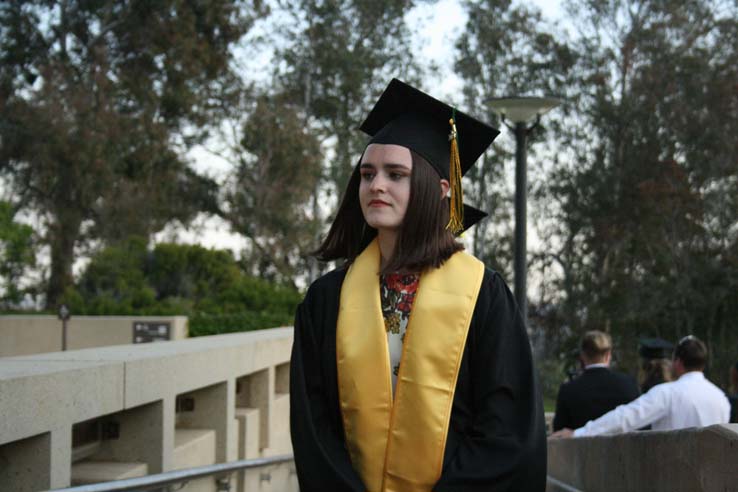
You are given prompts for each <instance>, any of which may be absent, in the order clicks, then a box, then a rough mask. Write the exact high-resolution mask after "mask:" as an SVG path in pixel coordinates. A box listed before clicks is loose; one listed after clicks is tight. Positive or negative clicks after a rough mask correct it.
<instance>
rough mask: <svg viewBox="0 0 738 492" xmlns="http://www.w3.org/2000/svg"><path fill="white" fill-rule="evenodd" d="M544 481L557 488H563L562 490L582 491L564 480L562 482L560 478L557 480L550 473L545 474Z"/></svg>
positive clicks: (566, 491) (569, 491) (570, 491)
mask: <svg viewBox="0 0 738 492" xmlns="http://www.w3.org/2000/svg"><path fill="white" fill-rule="evenodd" d="M546 481H547V482H548V483H550V484H552V485H554V486H556V487H558V490H563V491H564V492H583V491H582V490H580V489H578V488H576V487H572V486H571V485H569V484H568V483H566V482H562V481H561V480H557V479H555V478H554V477H552V476H551V475H546Z"/></svg>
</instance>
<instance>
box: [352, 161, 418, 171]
mask: <svg viewBox="0 0 738 492" xmlns="http://www.w3.org/2000/svg"><path fill="white" fill-rule="evenodd" d="M359 167H371V168H374V167H376V166H375V164H374V163H372V162H362V163H361V165H360V166H359ZM380 167H385V168H390V169H407V170H409V169H410V166H408V165H407V164H400V163H395V162H385V163H384V164H382V165H381V166H380Z"/></svg>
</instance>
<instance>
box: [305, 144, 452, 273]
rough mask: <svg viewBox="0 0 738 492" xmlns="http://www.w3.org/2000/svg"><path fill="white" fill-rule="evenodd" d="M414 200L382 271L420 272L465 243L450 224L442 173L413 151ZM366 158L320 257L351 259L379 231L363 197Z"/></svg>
mask: <svg viewBox="0 0 738 492" xmlns="http://www.w3.org/2000/svg"><path fill="white" fill-rule="evenodd" d="M410 155H411V157H412V163H413V168H412V172H411V175H410V200H409V201H408V205H407V211H406V212H405V218H404V219H403V222H402V227H401V230H400V233H399V235H398V238H397V244H396V245H395V253H394V256H393V257H392V258H390V260H389V262H388V263H387V265H386V266H385V268H384V269H383V270H382V272H381V273H389V272H398V271H401V272H420V271H422V270H424V269H426V268H428V267H439V266H441V265H442V264H443V262H444V261H446V260H447V259H449V258H450V257H451V255H453V254H454V253H455V252H457V251H459V250H461V249H464V247H463V246H462V245H461V244H460V243H458V242H457V241H456V238H455V237H454V235H453V234H452V233H451V232H450V231H448V230H447V229H446V224H447V223H448V201H447V200H446V199H444V198H442V197H441V189H440V186H439V184H438V182H439V179H440V177H439V175H438V173H437V172H436V170H435V169H433V167H432V166H431V165H430V164H429V163H428V161H426V160H425V159H424V158H423V157H421V156H420V155H419V154H417V153H415V152H413V151H412V150H411V151H410ZM360 163H361V160H359V164H357V166H356V167H355V168H354V171H353V173H351V177H350V178H349V182H348V186H346V192H345V193H344V195H343V199H342V200H341V206H340V207H339V208H338V212H337V213H336V218H335V220H334V221H333V224H332V225H331V228H330V230H329V231H328V236H326V238H325V240H324V241H323V244H321V245H320V247H319V248H318V250H317V251H316V252H315V256H316V257H317V258H318V259H319V260H321V261H330V260H338V259H344V260H346V262H347V264H350V263H351V262H353V261H354V260H355V259H356V257H357V256H359V254H360V253H361V252H362V251H363V250H364V248H366V247H367V245H368V244H369V243H370V242H371V241H372V239H374V238H375V237H376V235H377V230H376V229H374V228H372V227H370V226H369V224H367V223H366V220H364V214H362V213H361V204H360V203H359V184H360V182H361V174H360V172H359V167H360Z"/></svg>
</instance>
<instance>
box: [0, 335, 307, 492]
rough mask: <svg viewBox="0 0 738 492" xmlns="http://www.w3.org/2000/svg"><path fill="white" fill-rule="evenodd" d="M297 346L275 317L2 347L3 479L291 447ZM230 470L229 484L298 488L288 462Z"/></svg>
mask: <svg viewBox="0 0 738 492" xmlns="http://www.w3.org/2000/svg"><path fill="white" fill-rule="evenodd" d="M291 345H292V329H291V328H277V329H271V330H262V331H256V332H249V333H236V334H228V335H218V336H212V337H200V338H192V339H185V340H180V341H172V342H161V343H150V344H136V345H119V346H109V347H100V348H93V349H83V350H74V351H67V352H53V353H45V354H37V355H29V356H21V357H6V358H2V359H0V490H2V491H3V492H12V491H24V492H25V491H37V490H44V489H50V488H60V487H67V486H69V485H73V484H82V483H94V482H98V481H106V480H113V479H117V478H126V477H133V476H140V475H143V474H147V473H158V472H162V471H168V470H174V469H178V468H185V467H192V466H199V465H205V464H212V463H222V462H226V461H233V460H236V459H245V458H256V457H262V456H270V455H277V454H285V453H291V448H290V441H289V433H288V429H289V423H288V415H289V400H288V398H287V392H288V391H289V389H288V384H289V380H288V377H287V374H288V371H289V355H290V347H291ZM90 435H91V436H93V438H91V439H90V438H89V437H87V436H90ZM75 440H76V441H77V442H74V441H75ZM230 478H231V480H230V481H231V484H232V487H231V490H232V491H237V490H238V491H242V490H244V487H246V486H249V487H250V488H248V489H245V490H247V491H249V492H251V491H253V492H258V491H263V492H268V491H272V490H274V491H280V492H281V491H289V490H297V484H296V477H295V474H294V466H293V465H292V464H287V465H281V466H277V467H272V468H271V469H268V470H255V471H253V472H248V473H241V474H233V476H232V477H230ZM182 490H183V491H185V492H215V490H216V483H215V480H214V478H204V479H200V480H197V481H193V482H191V483H189V484H188V485H187V486H186V487H185V488H184V489H182Z"/></svg>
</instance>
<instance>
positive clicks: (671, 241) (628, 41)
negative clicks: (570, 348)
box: [542, 0, 738, 376]
mask: <svg viewBox="0 0 738 492" xmlns="http://www.w3.org/2000/svg"><path fill="white" fill-rule="evenodd" d="M569 10H570V12H571V13H572V15H574V19H575V22H576V25H577V26H579V28H580V33H579V34H578V37H576V38H575V39H574V40H572V41H571V46H572V50H573V51H575V52H576V53H577V54H578V57H577V62H576V64H575V66H574V67H573V71H572V73H573V74H574V76H575V78H574V80H573V83H575V84H576V85H575V87H576V93H575V94H572V96H573V100H572V101H571V104H572V105H575V107H576V108H577V115H576V116H577V117H576V118H570V119H569V120H568V121H567V125H566V126H565V127H562V129H561V137H560V142H561V143H562V145H563V146H564V148H566V149H567V152H568V154H569V155H568V158H567V159H562V162H561V163H560V165H559V166H557V167H556V168H555V170H554V171H553V172H552V173H551V174H550V175H549V176H548V177H547V180H546V186H545V187H544V189H543V190H542V191H543V194H542V198H543V199H544V200H546V203H547V207H546V209H545V210H546V213H547V214H548V218H549V224H551V225H552V229H551V230H550V231H549V232H550V234H549V235H547V241H548V243H547V244H548V246H549V247H550V258H551V260H552V261H553V262H555V263H556V264H557V265H558V266H559V267H560V268H561V271H562V272H563V274H562V275H561V277H559V278H558V279H557V280H555V282H556V283H557V287H558V288H557V289H555V290H556V291H558V292H559V295H560V297H559V298H558V301H560V302H559V303H558V304H559V316H558V318H559V321H561V322H563V323H564V324H565V325H568V326H569V327H570V328H571V329H572V333H573V334H576V333H579V332H581V331H582V330H584V329H588V328H600V329H607V330H609V331H612V332H613V333H614V334H616V336H617V337H618V338H619V339H620V341H621V343H622V344H623V346H624V347H627V348H631V347H632V348H634V347H635V343H636V342H635V339H636V338H637V337H639V336H646V335H659V336H662V337H664V338H667V339H671V340H675V339H676V338H677V337H679V336H683V335H686V334H689V333H693V334H696V335H698V336H700V337H702V338H704V339H705V340H706V341H707V343H708V346H709V349H710V350H711V352H712V354H713V356H714V360H715V361H716V363H717V364H718V365H719V366H721V368H724V367H726V365H727V364H726V362H727V360H728V359H729V358H731V357H732V358H734V357H735V353H734V351H732V350H731V347H734V346H735V342H736V335H735V330H734V326H733V324H734V320H735V318H736V314H737V313H736V307H737V306H738V302H736V301H738V297H736V296H737V295H738V294H737V293H738V268H736V267H737V266H738V257H737V256H736V252H738V244H737V239H738V230H737V227H738V207H737V204H738V202H737V201H736V197H738V162H737V161H736V155H738V154H737V153H736V151H737V150H738V144H737V143H736V139H735V138H732V135H735V134H736V132H738V111H737V110H736V108H738V93H737V92H736V91H735V80H738V69H737V68H736V67H738V25H737V24H736V23H735V19H736V13H737V12H736V8H735V5H734V4H731V3H729V2H720V1H698V2H690V3H688V4H685V3H684V2H650V1H636V0H621V1H615V2H612V1H596V2H592V1H573V2H571V3H570V5H569ZM625 353H626V354H627V355H628V356H627V357H626V358H627V359H630V361H631V363H632V359H633V358H634V355H631V354H633V353H634V350H627V351H625ZM721 372H725V371H721ZM720 375H721V376H722V374H720Z"/></svg>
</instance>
